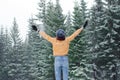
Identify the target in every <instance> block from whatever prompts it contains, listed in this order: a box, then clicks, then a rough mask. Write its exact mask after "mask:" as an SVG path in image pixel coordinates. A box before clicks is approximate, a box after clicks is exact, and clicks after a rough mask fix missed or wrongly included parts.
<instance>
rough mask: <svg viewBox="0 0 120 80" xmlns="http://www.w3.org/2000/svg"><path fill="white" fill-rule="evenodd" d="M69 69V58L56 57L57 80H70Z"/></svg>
mask: <svg viewBox="0 0 120 80" xmlns="http://www.w3.org/2000/svg"><path fill="white" fill-rule="evenodd" d="M68 68H69V67H68V57H67V56H55V62H54V69H55V79H56V80H62V78H63V80H68ZM61 74H62V75H61ZM61 77H62V78H61Z"/></svg>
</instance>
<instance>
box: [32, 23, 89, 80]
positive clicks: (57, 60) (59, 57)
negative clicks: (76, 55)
mask: <svg viewBox="0 0 120 80" xmlns="http://www.w3.org/2000/svg"><path fill="white" fill-rule="evenodd" d="M87 24H88V21H86V22H85V24H84V25H83V26H82V27H81V28H79V29H78V30H76V31H75V32H74V33H73V34H72V35H70V36H68V37H66V36H65V32H64V30H63V29H58V30H57V31H56V37H51V36H49V35H48V34H46V33H45V32H44V31H40V30H38V29H37V27H36V26H35V25H32V28H33V30H35V31H38V32H39V34H40V35H41V36H42V37H43V38H44V39H46V40H47V41H49V42H50V43H51V44H52V47H53V48H52V49H53V56H54V70H55V79H56V80H61V79H62V78H61V73H62V76H63V80H68V69H69V62H68V56H67V55H68V50H69V44H70V42H71V41H72V40H73V39H74V38H75V37H76V36H77V35H78V34H80V33H81V31H82V30H83V29H84V28H85V27H86V26H87Z"/></svg>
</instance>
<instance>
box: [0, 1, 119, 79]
mask: <svg viewBox="0 0 120 80" xmlns="http://www.w3.org/2000/svg"><path fill="white" fill-rule="evenodd" d="M79 2H80V3H79ZM79 2H78V0H75V3H74V8H73V12H72V13H71V12H68V14H63V13H62V10H63V9H62V8H61V5H60V3H59V0H56V3H53V2H52V1H51V0H49V1H46V0H40V1H39V4H36V5H38V6H39V8H38V10H39V13H38V14H36V15H35V16H36V18H33V17H31V18H30V19H29V22H28V23H29V25H28V26H26V27H28V28H29V30H28V34H27V37H26V39H25V41H23V40H22V39H21V37H20V32H19V29H18V27H20V26H18V25H19V24H17V20H16V19H15V18H14V20H13V23H12V25H9V26H12V28H11V29H10V31H8V29H6V28H4V26H0V80H55V75H54V65H53V64H54V56H53V55H52V45H51V44H50V43H49V42H48V41H46V40H45V39H43V38H42V37H41V36H40V35H39V34H38V33H37V32H35V31H33V30H32V29H31V25H32V24H36V22H42V24H38V25H39V26H42V27H43V28H44V31H45V32H46V33H47V34H49V35H50V36H52V37H55V33H56V30H57V29H59V28H62V29H64V30H65V32H66V36H69V35H71V34H72V33H73V32H74V31H75V30H77V29H78V28H80V27H81V26H82V25H83V23H84V21H85V20H86V19H89V23H88V26H87V27H86V28H85V29H84V30H83V31H82V33H81V34H79V35H78V36H77V37H76V38H75V39H74V40H73V41H72V42H71V43H70V49H69V55H68V56H69V80H120V0H95V4H94V5H93V6H92V7H91V8H90V9H88V8H87V3H86V2H85V1H84V0H80V1H79Z"/></svg>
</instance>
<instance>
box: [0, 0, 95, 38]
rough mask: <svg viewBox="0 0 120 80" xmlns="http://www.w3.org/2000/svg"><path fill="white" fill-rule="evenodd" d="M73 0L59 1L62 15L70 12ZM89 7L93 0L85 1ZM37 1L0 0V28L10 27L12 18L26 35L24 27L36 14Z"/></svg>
mask: <svg viewBox="0 0 120 80" xmlns="http://www.w3.org/2000/svg"><path fill="white" fill-rule="evenodd" d="M74 1H75V0H60V4H61V7H62V8H63V13H67V11H69V10H72V9H73V6H74ZM85 1H86V2H87V4H88V5H89V6H90V5H92V3H93V0H85ZM38 2H39V0H0V27H1V25H2V26H4V27H11V26H12V23H13V19H14V17H15V18H16V20H17V23H18V26H19V30H20V32H21V34H22V36H24V34H26V31H27V30H26V27H27V26H28V19H29V18H30V17H31V15H35V14H37V12H38V10H37V8H38Z"/></svg>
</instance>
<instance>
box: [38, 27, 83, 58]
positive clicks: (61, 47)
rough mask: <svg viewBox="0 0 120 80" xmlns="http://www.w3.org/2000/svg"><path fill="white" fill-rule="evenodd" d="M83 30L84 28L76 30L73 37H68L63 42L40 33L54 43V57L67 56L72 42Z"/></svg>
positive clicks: (41, 32)
mask: <svg viewBox="0 0 120 80" xmlns="http://www.w3.org/2000/svg"><path fill="white" fill-rule="evenodd" d="M82 30H83V28H80V29H78V30H76V31H75V32H74V33H73V34H72V35H71V36H69V37H66V38H65V40H63V41H60V40H57V39H56V38H53V37H51V36H49V35H47V34H46V33H45V32H43V31H40V35H41V36H42V37H43V38H45V39H46V40H48V41H49V42H51V43H52V47H53V55H54V56H65V55H67V54H68V50H69V44H70V41H72V40H73V39H74V38H75V37H76V36H77V35H78V34H79V33H80V32H81V31H82Z"/></svg>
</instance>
